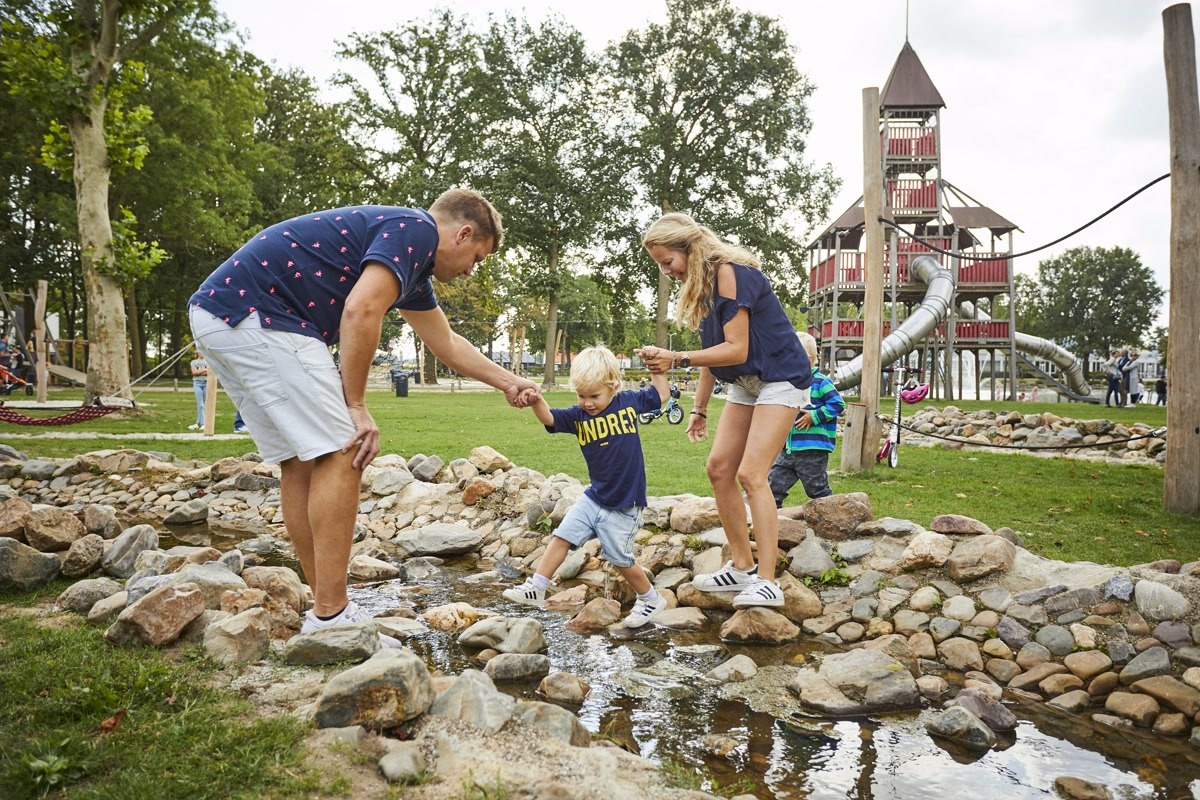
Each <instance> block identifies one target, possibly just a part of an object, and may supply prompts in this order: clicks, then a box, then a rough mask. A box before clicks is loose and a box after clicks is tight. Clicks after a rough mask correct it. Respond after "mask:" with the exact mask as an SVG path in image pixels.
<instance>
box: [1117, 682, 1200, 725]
mask: <svg viewBox="0 0 1200 800" xmlns="http://www.w3.org/2000/svg"><path fill="white" fill-rule="evenodd" d="M1131 688H1132V689H1133V690H1134V691H1135V692H1141V693H1142V694H1148V695H1150V696H1151V697H1153V698H1154V699H1155V700H1157V701H1158V702H1159V703H1161V704H1163V705H1165V706H1170V707H1171V708H1174V709H1175V710H1176V711H1178V712H1179V713H1181V714H1185V715H1186V716H1187V717H1188V719H1192V718H1194V717H1195V716H1196V714H1197V713H1200V692H1198V691H1196V690H1195V689H1193V688H1192V687H1190V686H1188V685H1187V684H1186V683H1184V682H1183V681H1181V680H1179V679H1177V678H1173V677H1171V676H1170V675H1159V676H1156V677H1153V678H1143V679H1142V680H1140V681H1137V682H1136V683H1134V684H1133V686H1132V687H1131Z"/></svg>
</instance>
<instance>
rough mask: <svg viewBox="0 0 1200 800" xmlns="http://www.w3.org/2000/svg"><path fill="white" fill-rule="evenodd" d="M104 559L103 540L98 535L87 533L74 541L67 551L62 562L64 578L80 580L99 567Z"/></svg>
mask: <svg viewBox="0 0 1200 800" xmlns="http://www.w3.org/2000/svg"><path fill="white" fill-rule="evenodd" d="M102 558H104V538H103V537H101V536H100V535H99V534H95V533H89V534H87V535H86V536H84V537H82V538H80V539H76V540H75V541H74V542H73V543H72V544H71V548H70V549H69V550H67V554H66V557H65V558H63V562H62V574H63V577H64V578H81V577H83V576H84V575H87V574H89V573H90V572H91V571H92V570H94V569H95V568H96V567H97V566H99V565H100V559H102Z"/></svg>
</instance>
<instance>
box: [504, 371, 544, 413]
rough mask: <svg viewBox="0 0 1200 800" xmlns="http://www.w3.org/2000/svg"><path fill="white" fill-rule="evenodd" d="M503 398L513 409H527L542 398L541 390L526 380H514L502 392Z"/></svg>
mask: <svg viewBox="0 0 1200 800" xmlns="http://www.w3.org/2000/svg"><path fill="white" fill-rule="evenodd" d="M504 398H505V399H506V400H508V404H509V405H510V406H512V407H513V408H529V407H530V406H531V405H533V404H534V403H536V402H537V401H538V400H540V399H541V398H542V390H541V389H539V388H538V385H537V384H536V383H534V382H533V381H531V380H529V379H528V378H516V379H515V380H514V381H513V382H512V384H511V385H509V387H508V388H507V389H505V390H504Z"/></svg>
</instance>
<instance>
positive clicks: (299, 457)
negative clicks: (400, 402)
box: [188, 189, 539, 647]
mask: <svg viewBox="0 0 1200 800" xmlns="http://www.w3.org/2000/svg"><path fill="white" fill-rule="evenodd" d="M503 239H504V226H503V224H502V222H501V219H500V214H499V213H498V212H497V211H496V209H495V208H494V207H493V206H492V204H491V203H489V202H488V201H487V200H486V199H485V198H484V197H483V196H482V195H480V194H479V193H478V192H475V191H471V190H469V189H451V190H449V191H447V192H444V193H443V194H442V195H441V196H440V197H438V199H437V200H435V201H434V203H433V205H432V206H430V207H429V209H428V210H425V209H421V208H401V207H397V206H380V205H361V206H349V207H346V208H336V209H331V210H328V211H316V212H313V213H311V214H304V215H302V216H299V217H295V218H294V219H290V220H285V221H283V222H280V223H277V224H275V225H272V226H271V227H269V228H267V229H265V230H263V231H260V232H258V233H257V234H255V235H254V236H253V237H252V238H251V239H250V240H249V241H248V242H246V244H244V245H243V246H242V247H241V248H240V249H239V250H238V251H237V252H235V253H234V254H233V255H232V256H230V258H229V259H227V260H226V261H225V262H224V263H223V264H221V265H220V266H219V267H218V268H217V269H216V271H215V272H213V273H212V274H211V275H209V276H208V278H206V279H205V281H204V282H203V283H202V284H201V286H200V288H199V290H197V291H196V292H195V293H194V294H193V295H192V296H191V298H190V299H189V301H188V305H189V307H190V315H191V325H192V335H193V337H194V338H195V340H196V343H197V347H198V348H199V351H200V353H201V355H202V356H203V357H204V358H205V359H206V360H207V361H208V364H209V365H210V366H211V367H212V369H213V372H214V373H215V374H216V376H217V377H218V378H220V380H221V384H222V385H223V386H224V387H225V389H226V391H227V392H228V394H229V397H230V399H231V400H233V403H234V405H235V406H236V407H237V408H238V410H240V411H241V412H242V416H243V417H244V418H245V420H246V424H247V426H248V427H249V433H250V435H251V437H253V439H254V443H255V444H256V445H257V446H258V451H259V453H260V454H261V455H262V458H263V460H264V461H265V462H268V463H278V464H279V469H280V484H281V485H280V494H281V497H282V509H283V519H284V525H285V527H286V529H287V533H288V536H289V537H290V538H291V540H292V544H293V546H294V548H295V551H296V557H297V559H298V560H299V561H300V567H301V569H302V570H303V572H304V577H305V578H306V579H307V580H308V582H309V584H310V585H311V586H312V590H313V607H312V608H311V609H310V610H309V611H307V612H306V613H305V615H304V619H303V623H302V625H301V627H300V632H301V633H304V634H307V633H312V632H314V631H316V630H320V629H323V628H328V627H331V626H335V625H340V624H344V623H353V622H358V621H361V620H365V619H369V618H370V616H371V615H370V614H369V613H368V612H367V611H366V610H365V609H361V608H359V606H358V605H357V604H355V603H353V602H351V601H350V599H349V597H348V596H347V592H346V581H347V574H348V567H349V561H350V545H351V543H352V541H353V539H354V523H355V518H356V516H357V514H358V492H359V483H360V482H361V480H362V470H363V469H364V468H365V467H366V466H367V465H368V464H370V463H371V462H372V461H373V460H374V459H375V456H376V454H378V452H379V436H380V434H379V426H378V425H376V423H375V419H374V418H373V417H372V416H371V412H370V411H369V410H368V409H367V403H366V389H367V378H368V375H369V373H370V369H371V360H372V359H373V358H374V357H375V350H376V348H377V347H378V346H379V338H380V335H381V327H382V324H383V319H384V317H385V316H386V315H387V313H388V312H389V311H390V310H391V309H397V310H398V311H399V312H400V316H401V317H402V318H403V319H404V321H405V322H406V323H408V325H409V326H410V327H411V328H412V330H413V332H414V333H415V334H416V335H417V336H418V337H420V339H421V341H422V342H423V343H424V344H425V346H427V347H428V348H429V349H430V350H431V351H432V352H433V354H434V356H435V357H437V359H438V360H440V361H442V362H444V363H445V364H446V365H447V366H449V367H450V368H451V369H453V370H455V371H456V372H460V373H462V374H464V375H467V376H469V377H472V378H475V379H477V380H481V381H483V382H484V383H486V384H488V385H489V386H493V387H495V388H497V389H500V390H501V391H503V392H504V394H505V397H506V398H507V400H508V402H509V403H511V404H512V405H514V406H519V407H524V406H528V405H530V404H532V403H533V401H534V400H535V399H536V398H537V397H538V395H539V391H538V387H537V384H535V383H533V382H532V381H530V380H527V379H524V378H519V377H517V376H515V375H513V374H512V373H511V372H508V371H506V370H504V369H502V368H501V367H500V366H499V365H498V364H496V363H494V362H493V361H491V360H490V359H489V358H488V357H487V356H485V355H484V354H483V353H481V352H479V350H477V349H476V348H475V347H474V346H473V345H472V344H471V343H470V342H468V341H467V340H466V339H464V338H463V337H462V336H460V335H458V334H457V333H455V332H454V331H453V330H452V329H451V327H450V323H449V320H448V319H447V318H446V314H445V313H444V312H443V310H442V308H441V307H440V306H439V305H438V300H437V296H436V295H435V294H434V289H433V282H434V280H435V279H436V280H437V281H440V282H443V283H448V282H450V281H452V280H454V279H455V278H457V277H459V276H462V275H470V273H471V271H472V270H474V269H475V267H477V266H478V265H479V264H480V263H481V262H482V261H483V260H484V259H486V258H487V257H488V256H489V255H490V254H492V253H494V252H496V250H497V249H498V248H499V247H500V244H501V242H502V241H503ZM339 342H340V344H341V350H340V360H341V371H340V372H339V371H338V369H337V368H336V367H335V366H334V363H333V357H332V356H331V355H330V354H329V347H330V346H331V345H334V344H338V343H339ZM410 424H411V423H410ZM418 430H419V426H418ZM389 638H390V637H389ZM384 644H386V645H388V646H389V647H397V646H399V642H398V641H396V640H394V639H391V640H390V641H389V640H385V641H384Z"/></svg>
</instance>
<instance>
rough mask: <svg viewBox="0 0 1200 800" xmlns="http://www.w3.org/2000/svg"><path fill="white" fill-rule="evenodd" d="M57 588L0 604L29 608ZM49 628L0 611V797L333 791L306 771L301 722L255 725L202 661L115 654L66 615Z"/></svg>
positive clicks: (130, 651)
mask: <svg viewBox="0 0 1200 800" xmlns="http://www.w3.org/2000/svg"><path fill="white" fill-rule="evenodd" d="M65 585H66V583H64V582H59V583H56V584H54V585H51V586H48V587H45V588H44V589H42V590H40V591H39V592H36V593H26V594H21V595H11V594H10V595H0V602H4V603H8V604H11V605H12V606H14V607H25V606H31V605H35V604H36V603H37V602H39V600H41V601H45V599H46V598H52V597H54V595H55V592H57V591H61V589H62V588H63V587H64V586H65ZM53 621H54V622H55V623H56V624H54V625H48V626H44V625H40V624H39V623H38V622H37V621H36V620H35V619H33V618H30V617H27V616H24V615H22V614H15V613H12V612H11V611H4V612H0V697H3V698H4V699H3V702H0V796H2V797H5V798H24V797H37V796H39V795H45V796H48V797H53V798H66V797H70V798H72V800H85V798H94V799H95V800H101V799H103V800H113V799H114V798H118V799H119V798H129V800H133V799H134V798H147V797H153V798H179V799H180V800H200V799H201V798H214V799H215V798H220V799H221V800H229V799H230V798H246V799H247V800H250V798H260V797H264V798H302V797H312V796H314V795H315V794H318V793H325V792H328V790H329V789H330V788H331V787H330V786H322V783H321V779H320V777H319V776H318V775H317V774H315V773H314V772H313V771H312V770H311V769H310V768H309V767H308V766H306V765H305V764H304V749H303V748H302V747H301V746H300V744H301V740H302V738H303V736H304V734H305V732H306V727H305V725H304V724H303V723H301V722H299V721H298V720H296V719H294V718H291V717H286V716H284V717H273V718H257V717H255V716H254V714H253V709H252V707H251V706H250V705H249V704H248V703H247V702H246V701H244V700H242V699H240V698H238V697H236V696H235V695H234V694H233V693H232V692H229V691H228V690H222V689H216V688H211V687H210V685H209V684H210V673H209V669H210V667H209V666H208V665H207V664H206V663H205V662H204V661H203V660H202V659H199V658H185V659H184V660H183V663H182V664H174V663H171V661H170V660H169V659H168V658H167V656H166V655H165V654H164V653H161V652H158V651H156V650H153V649H149V648H140V647H132V648H117V647H113V646H111V645H109V644H108V643H107V642H105V641H104V640H103V639H102V638H101V634H102V633H103V629H102V628H93V627H89V626H86V625H84V624H82V623H80V622H79V621H78V620H77V619H75V618H73V617H55V618H53ZM122 710H124V712H125V713H124V716H123V718H122V719H121V721H120V723H119V724H118V725H117V726H116V727H115V728H113V729H112V730H111V732H107V733H106V732H103V731H102V729H101V723H103V722H104V721H105V720H108V719H110V718H111V717H113V715H115V714H117V713H118V712H120V711H122ZM325 796H327V795H325Z"/></svg>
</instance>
